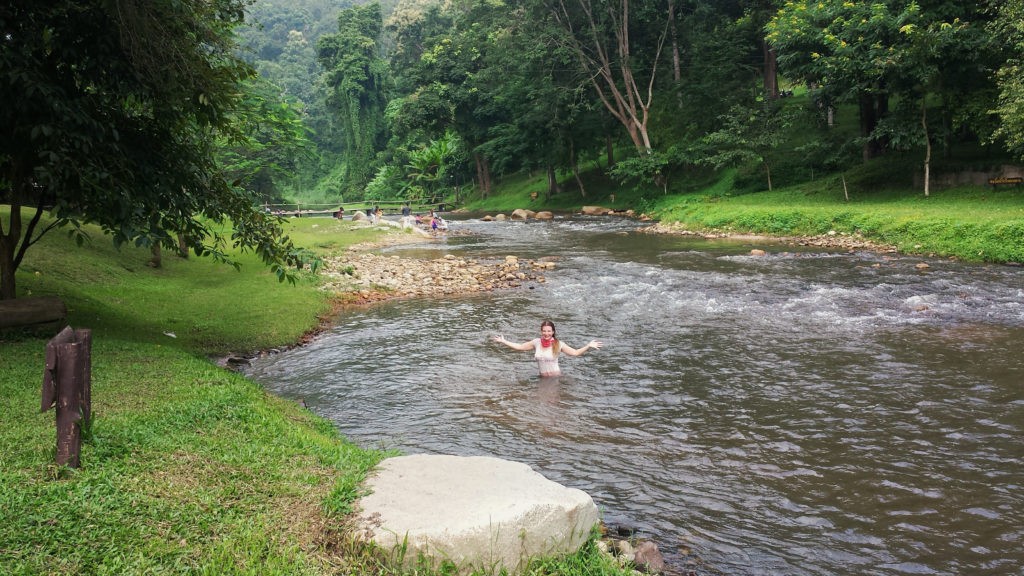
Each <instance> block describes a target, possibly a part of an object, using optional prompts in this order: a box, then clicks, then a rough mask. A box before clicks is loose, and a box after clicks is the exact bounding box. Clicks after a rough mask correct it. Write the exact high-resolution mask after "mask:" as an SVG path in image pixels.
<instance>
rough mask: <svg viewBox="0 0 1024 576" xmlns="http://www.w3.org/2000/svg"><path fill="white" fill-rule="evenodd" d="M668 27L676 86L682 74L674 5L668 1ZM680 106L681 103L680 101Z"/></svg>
mask: <svg viewBox="0 0 1024 576" xmlns="http://www.w3.org/2000/svg"><path fill="white" fill-rule="evenodd" d="M668 25H669V34H670V35H671V37H672V79H673V80H675V82H676V85H677V86H678V85H679V83H680V82H682V79H683V74H682V69H681V66H680V64H679V34H678V32H676V3H675V0H668ZM680 104H682V102H681V101H680Z"/></svg>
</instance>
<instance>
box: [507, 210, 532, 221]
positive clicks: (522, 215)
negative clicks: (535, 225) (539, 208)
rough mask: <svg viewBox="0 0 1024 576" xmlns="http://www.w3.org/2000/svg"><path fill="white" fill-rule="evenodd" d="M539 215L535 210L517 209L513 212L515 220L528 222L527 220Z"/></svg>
mask: <svg viewBox="0 0 1024 576" xmlns="http://www.w3.org/2000/svg"><path fill="white" fill-rule="evenodd" d="M536 215H537V213H536V212H534V211H533V210H527V209H526V208H516V209H515V210H513V211H512V219H513V220H526V219H527V218H533V217H534V216H536Z"/></svg>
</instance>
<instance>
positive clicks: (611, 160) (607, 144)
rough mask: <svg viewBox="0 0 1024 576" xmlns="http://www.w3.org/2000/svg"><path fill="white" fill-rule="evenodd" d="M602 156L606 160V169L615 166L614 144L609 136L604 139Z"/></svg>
mask: <svg viewBox="0 0 1024 576" xmlns="http://www.w3.org/2000/svg"><path fill="white" fill-rule="evenodd" d="M604 155H605V157H607V158H608V167H609V168H611V167H612V166H615V143H614V142H612V137H611V135H609V134H606V135H605V137H604Z"/></svg>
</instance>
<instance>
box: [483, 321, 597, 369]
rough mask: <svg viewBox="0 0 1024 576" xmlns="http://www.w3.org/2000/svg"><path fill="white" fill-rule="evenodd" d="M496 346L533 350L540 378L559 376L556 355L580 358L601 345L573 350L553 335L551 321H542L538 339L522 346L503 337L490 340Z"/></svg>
mask: <svg viewBox="0 0 1024 576" xmlns="http://www.w3.org/2000/svg"><path fill="white" fill-rule="evenodd" d="M491 339H492V340H494V341H495V342H497V343H498V344H504V345H505V346H508V347H509V348H511V349H513V350H522V351H527V350H533V357H534V358H535V359H536V360H537V367H538V368H539V369H540V375H541V376H542V377H548V376H560V375H561V374H562V371H561V369H559V367H558V355H559V354H561V353H562V352H565V353H566V354H568V355H569V356H582V355H583V354H585V353H586V352H587V350H590V349H594V350H596V349H598V348H600V347H601V346H603V344H602V343H601V342H599V341H597V340H591V341H590V342H588V343H587V345H586V346H584V347H582V348H573V347H572V346H569V345H568V344H565V343H564V342H562V341H561V340H559V339H558V336H557V334H556V333H555V324H554V323H553V322H552V321H551V320H544V321H543V322H541V323H540V338H534V339H533V340H530V341H528V342H523V343H522V344H516V343H515V342H509V341H508V340H506V339H505V337H504V336H494V337H492V338H491Z"/></svg>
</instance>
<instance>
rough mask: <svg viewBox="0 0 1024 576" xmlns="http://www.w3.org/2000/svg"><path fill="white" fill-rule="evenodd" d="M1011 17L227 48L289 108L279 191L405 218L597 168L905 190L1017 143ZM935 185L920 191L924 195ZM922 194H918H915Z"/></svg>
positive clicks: (563, 4) (583, 28)
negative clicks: (843, 180)
mask: <svg viewBox="0 0 1024 576" xmlns="http://www.w3.org/2000/svg"><path fill="white" fill-rule="evenodd" d="M1021 11H1022V9H1021V2H1020V1H1019V0H1013V1H1010V2H980V3H979V2H965V1H952V2H951V1H922V2H913V3H909V4H907V3H905V2H895V1H892V0H889V1H875V2H863V3H849V2H842V1H840V0H828V1H825V2H821V1H814V2H811V1H796V0H793V1H784V2H783V1H773V0H730V1H726V2H721V1H714V2H712V1H710V0H691V1H684V0H662V1H659V2H636V1H635V0H634V1H633V2H630V1H629V0H616V1H614V2H595V1H593V0H525V1H522V2H502V1H493V0H489V1H484V0H445V1H440V0H399V1H398V2H397V3H392V2H389V3H386V4H384V5H382V4H379V3H369V4H365V3H357V2H348V1H345V0H334V1H330V0H305V1H303V2H296V3H290V2H289V3H285V2H278V3H275V2H270V1H264V2H260V3H257V4H256V5H254V6H253V7H252V9H251V17H252V19H253V20H254V21H256V22H259V23H261V24H262V28H248V29H246V30H244V31H243V32H242V38H243V40H244V43H245V44H246V45H248V46H250V47H251V48H252V51H251V56H252V57H253V58H254V60H253V62H254V65H255V66H256V68H257V70H259V72H260V74H261V76H262V77H263V78H264V79H266V80H268V81H270V82H272V83H273V84H275V85H276V86H277V87H278V88H279V89H280V90H281V94H282V95H284V97H285V98H286V99H290V100H292V101H294V102H296V103H297V104H298V105H301V109H302V119H303V122H304V125H305V127H306V129H307V131H306V135H307V137H308V138H309V139H310V141H311V144H312V146H310V147H308V148H307V151H309V152H310V154H308V156H306V157H305V160H304V161H303V162H302V163H301V164H299V165H297V166H296V167H295V168H296V171H295V172H294V173H295V174H297V178H292V179H289V180H287V183H288V193H289V194H292V195H298V196H307V197H308V196H316V195H317V193H318V192H319V194H320V195H321V196H323V197H325V198H326V197H330V196H332V195H343V196H344V197H345V198H352V199H361V198H365V199H369V200H373V199H382V198H388V199H393V198H407V199H411V200H413V201H417V200H421V199H431V198H436V197H438V196H444V195H451V194H452V193H453V192H454V191H455V190H456V189H459V190H460V191H461V192H463V193H465V192H466V191H467V190H468V189H470V188H472V189H473V190H474V191H475V193H477V194H481V195H484V196H486V195H487V194H488V193H489V191H490V190H491V188H492V186H493V182H494V179H495V178H496V177H498V176H500V175H503V174H511V173H515V172H519V171H523V170H526V171H532V172H541V173H547V174H548V175H549V179H548V182H549V186H548V190H547V193H548V194H549V195H550V194H558V193H560V192H562V191H565V192H567V193H572V194H578V195H585V194H586V186H585V184H584V180H583V179H581V178H580V177H579V173H580V171H581V170H583V169H584V168H585V167H586V166H593V165H594V163H595V162H597V165H598V166H600V167H601V168H600V169H601V170H608V169H609V168H610V172H609V173H610V174H611V175H612V176H613V177H615V178H617V179H618V180H620V181H621V182H622V183H624V184H629V185H639V186H641V187H648V188H650V189H651V190H652V191H660V192H668V191H671V190H672V189H674V188H675V187H677V186H679V185H681V183H682V182H681V181H683V180H685V177H687V176H691V175H694V174H697V173H700V174H705V175H706V174H707V173H709V172H710V171H714V170H719V169H723V168H727V167H734V168H738V169H739V176H738V178H737V185H738V186H739V187H741V188H742V189H745V190H758V189H768V188H771V187H773V186H778V185H784V184H791V183H794V182H799V181H801V180H805V179H808V178H810V177H812V175H814V174H818V175H820V174H823V173H828V172H835V171H839V170H843V169H845V168H848V167H850V166H853V165H857V164H861V163H864V162H871V161H873V160H874V159H877V158H883V157H884V158H900V159H902V160H903V166H904V167H906V166H911V167H912V169H913V170H914V171H915V172H916V173H917V181H918V182H922V183H923V182H926V181H927V180H924V178H925V176H926V175H927V176H929V177H931V176H932V175H933V174H934V173H936V172H940V173H941V172H949V171H957V170H967V169H969V170H975V171H985V170H994V169H995V168H996V167H998V166H999V165H1000V164H1003V163H1006V162H1008V161H1013V160H1014V159H1015V158H1017V157H1019V155H1020V153H1021V152H1022V150H1024V146H1022V136H1021V134H1024V124H1022V122H1021V120H1020V118H1021V117H1022V113H1021V106H1022V102H1024V90H1022V88H1021V80H1020V74H1019V73H1017V65H1018V60H1017V59H1018V58H1019V56H1020V54H1021V38H1022V35H1024V33H1022V30H1021V28H1022V25H1021V21H1022V18H1021V17H1020V16H1021ZM929 179H930V178H929ZM922 185H923V184H922Z"/></svg>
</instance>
